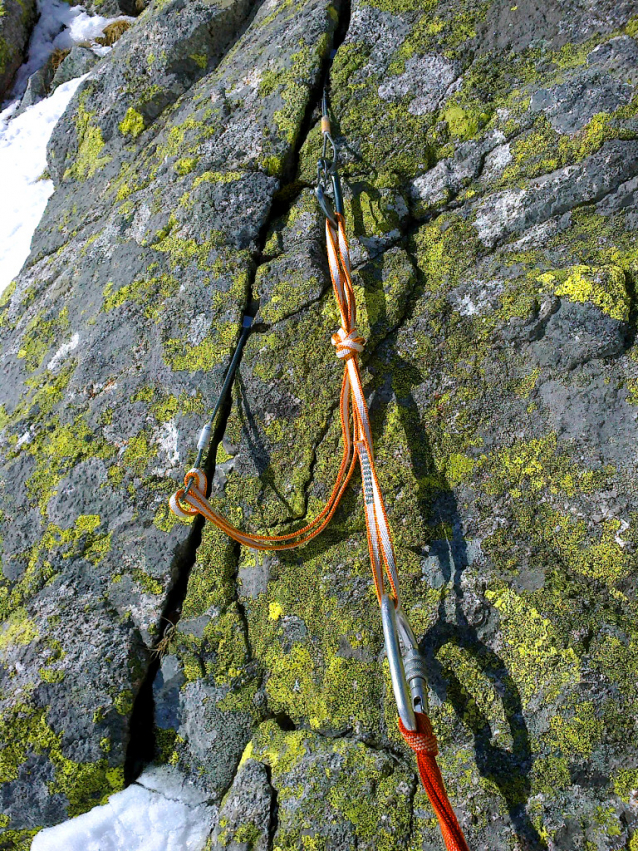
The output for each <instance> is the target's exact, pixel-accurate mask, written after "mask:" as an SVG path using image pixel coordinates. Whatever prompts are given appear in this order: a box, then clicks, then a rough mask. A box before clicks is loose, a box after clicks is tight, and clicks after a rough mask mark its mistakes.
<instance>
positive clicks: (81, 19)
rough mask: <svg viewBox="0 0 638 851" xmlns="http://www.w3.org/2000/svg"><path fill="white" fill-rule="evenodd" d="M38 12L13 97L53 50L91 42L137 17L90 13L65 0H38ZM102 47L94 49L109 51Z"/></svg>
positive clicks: (18, 95) (67, 48) (20, 93)
mask: <svg viewBox="0 0 638 851" xmlns="http://www.w3.org/2000/svg"><path fill="white" fill-rule="evenodd" d="M38 11H39V12H40V17H39V18H38V22H37V24H36V25H35V27H34V28H33V33H32V34H31V40H30V41H29V56H28V59H27V61H26V62H25V63H24V65H23V66H22V67H21V68H19V69H18V73H17V74H16V79H15V83H14V86H13V96H14V97H21V96H22V95H23V94H24V90H25V89H26V87H27V82H28V80H29V77H30V76H31V74H35V72H36V71H37V70H39V69H40V68H42V66H43V65H44V63H45V62H46V61H47V59H48V58H49V56H50V55H51V54H52V53H53V51H54V50H69V49H70V48H71V47H73V45H74V44H80V43H81V42H83V41H92V40H93V39H95V38H97V36H99V35H101V34H102V31H103V30H104V27H106V26H108V24H111V23H113V22H114V21H131V22H133V21H134V20H135V18H129V17H127V16H125V15H121V16H119V17H117V18H103V17H102V16H101V15H88V14H87V13H86V9H84V7H83V6H69V5H68V4H67V3H64V2H63V0H38ZM99 48H100V46H99V45H96V46H95V48H94V49H95V52H96V53H99V54H103V53H105V52H106V53H108V51H109V49H110V48H106V49H104V48H102V49H99Z"/></svg>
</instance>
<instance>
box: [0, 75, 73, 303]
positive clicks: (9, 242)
mask: <svg viewBox="0 0 638 851" xmlns="http://www.w3.org/2000/svg"><path fill="white" fill-rule="evenodd" d="M83 79H84V77H78V78H77V79H75V80H70V81H69V82H68V83H64V84H63V85H62V86H60V87H59V88H57V89H56V90H55V92H53V94H52V95H51V97H48V98H45V100H41V101H40V102H39V103H36V104H34V105H33V106H31V107H29V108H28V109H26V110H25V111H24V112H23V113H22V115H19V116H18V117H17V118H13V119H12V118H11V114H12V112H13V111H14V110H15V104H13V105H12V106H10V107H9V108H8V109H5V110H4V111H3V112H1V113H0V186H2V196H3V197H2V216H0V293H1V292H2V290H4V289H5V288H6V287H7V286H8V285H9V284H10V283H11V281H12V280H13V279H14V278H15V276H16V275H17V274H18V272H19V271H20V269H21V268H22V264H23V263H24V261H25V260H26V259H27V257H28V256H29V250H30V248H31V237H32V236H33V231H34V230H35V229H36V227H37V224H38V222H39V221H40V219H41V218H42V213H44V208H45V207H46V205H47V201H48V200H49V197H50V196H51V195H52V194H53V181H52V180H42V179H41V177H42V173H43V171H44V170H45V169H46V165H47V160H46V147H47V143H48V141H49V138H50V136H51V133H52V132H53V128H54V127H55V124H56V122H57V120H58V119H59V117H60V116H61V115H62V113H63V112H64V110H65V109H66V106H67V104H68V102H69V101H70V100H71V98H72V97H73V94H74V92H75V90H76V89H77V87H78V86H79V85H80V83H81V82H82V80H83Z"/></svg>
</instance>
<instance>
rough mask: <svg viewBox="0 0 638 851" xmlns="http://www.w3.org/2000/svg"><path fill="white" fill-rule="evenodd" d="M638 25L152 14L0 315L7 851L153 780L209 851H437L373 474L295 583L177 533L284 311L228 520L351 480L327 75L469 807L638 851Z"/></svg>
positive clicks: (312, 0) (406, 505)
mask: <svg viewBox="0 0 638 851" xmlns="http://www.w3.org/2000/svg"><path fill="white" fill-rule="evenodd" d="M634 11H635V10H634V9H633V4H632V3H630V2H623V3H617V2H615V3H611V2H600V3H597V4H595V6H592V5H591V4H588V3H584V2H583V3H581V2H576V1H575V2H569V3H566V4H565V3H563V4H560V6H552V4H549V3H544V2H539V1H538V0H536V2H533V3H519V4H518V5H517V4H512V3H510V2H508V3H505V2H502V3H501V2H498V0H483V2H478V0H464V2H462V3H458V2H455V3H452V2H446V0H440V2H438V3H437V2H431V3H430V2H428V3H425V2H423V0H353V2H352V3H351V4H348V5H346V4H338V5H334V4H330V3H328V2H324V0H290V2H284V3H275V2H270V0H265V2H263V3H242V2H240V0H234V2H228V3H223V4H218V5H212V4H211V5H202V4H198V3H192V4H178V3H168V4H163V5H162V4H161V3H156V4H155V5H153V4H152V5H151V6H150V7H149V9H148V10H147V12H145V13H144V14H143V15H142V16H141V17H140V20H139V22H138V23H137V24H136V25H135V26H134V27H133V28H132V29H131V30H130V31H129V32H127V33H126V35H125V36H124V37H123V38H122V39H121V41H120V42H119V43H118V45H117V46H116V47H115V49H114V50H113V52H112V53H111V54H110V56H109V57H108V58H107V59H106V60H105V61H104V63H102V64H101V65H100V67H99V69H98V71H97V73H96V75H95V78H94V79H92V80H88V81H87V82H85V83H84V85H83V86H82V87H81V88H80V89H79V91H78V93H77V95H76V97H75V98H74V101H73V102H72V104H71V107H70V109H69V110H68V111H67V113H66V114H65V116H64V117H63V119H62V121H61V123H60V125H59V126H58V128H57V130H56V132H55V135H54V139H53V141H52V145H51V149H50V162H51V171H52V174H54V175H55V179H56V181H57V188H56V192H55V194H54V195H53V197H52V199H51V201H50V204H49V207H48V209H47V213H46V215H45V217H44V219H43V221H42V223H41V224H40V227H39V229H38V231H37V233H36V235H35V237H34V241H33V251H32V254H31V257H30V259H29V261H28V263H27V265H26V268H25V269H24V270H23V272H22V273H21V275H20V276H19V278H18V280H17V282H16V285H15V287H14V288H13V289H12V291H11V292H10V293H9V295H8V297H7V298H6V299H5V300H4V302H3V304H2V308H1V310H2V313H1V314H0V317H1V318H0V323H1V326H0V334H1V335H2V337H1V345H2V349H1V354H0V358H1V361H0V362H1V364H2V366H1V368H2V376H3V380H2V390H1V393H2V400H1V402H2V404H3V406H4V407H3V408H2V409H0V410H1V411H2V415H1V418H0V426H1V427H2V432H0V435H1V439H2V444H1V446H2V453H3V456H2V464H3V471H2V481H3V482H4V483H5V484H4V486H3V487H4V490H3V492H2V506H1V510H2V514H1V515H0V521H1V522H2V535H3V551H2V557H3V562H2V564H3V576H4V580H3V586H2V590H1V591H0V604H1V605H2V606H3V608H2V618H3V619H4V626H3V627H2V632H0V654H2V660H3V661H2V664H3V668H2V669H1V670H2V672H3V673H2V677H3V678H2V681H1V683H2V684H1V688H2V693H1V700H2V704H1V708H0V712H1V713H2V715H3V718H4V719H5V722H4V725H5V726H4V729H6V730H7V731H9V732H8V733H7V734H6V736H3V744H4V747H2V744H0V767H1V770H2V772H3V774H2V775H1V776H0V780H2V782H3V783H4V785H3V786H2V787H1V788H2V792H1V794H2V795H3V798H2V800H3V807H4V809H3V812H6V814H7V817H6V818H5V822H6V824H5V823H3V827H4V828H5V835H4V838H3V839H1V840H0V843H1V842H4V844H5V846H6V847H16V848H19V847H21V846H20V843H23V845H24V843H26V842H27V840H28V837H29V836H30V835H31V833H32V832H33V831H34V830H36V829H37V828H38V827H40V826H42V825H45V824H51V823H54V822H55V821H57V820H59V819H61V818H63V817H65V815H67V814H69V813H72V812H80V811H81V810H83V809H86V808H87V807H88V806H90V805H91V804H92V803H93V802H96V801H99V800H102V798H103V797H104V796H105V795H108V794H109V792H110V791H111V790H112V789H114V788H118V785H120V784H121V782H122V768H126V773H127V777H131V776H133V774H134V773H135V771H136V770H137V769H139V767H140V765H141V764H142V762H143V761H144V760H148V759H150V758H151V756H153V753H154V758H155V760H156V761H157V762H159V763H168V764H170V765H173V766H177V767H178V768H179V770H180V771H181V772H182V775H183V776H186V777H188V778H189V780H190V781H191V782H192V783H194V784H196V785H197V786H198V787H199V789H200V790H201V792H202V794H203V795H205V796H206V798H207V800H209V801H211V802H212V803H213V804H214V805H215V806H217V807H219V817H218V821H217V824H216V825H215V826H214V827H213V833H212V835H211V840H210V841H211V844H212V847H214V848H216V849H222V848H227V849H237V848H249V847H253V848H262V847H263V848H269V847H274V848H280V849H282V851H284V849H297V848H310V849H317V851H324V849H325V851H328V849H330V851H334V850H335V849H337V851H341V849H343V851H346V849H347V850H348V851H350V849H355V848H380V849H386V851H393V850H394V849H399V848H401V849H403V848H408V849H410V851H417V849H419V851H420V849H433V848H438V847H441V844H440V843H441V840H440V835H439V833H438V828H437V826H436V824H435V821H434V819H433V815H432V811H431V809H430V808H429V804H428V803H427V801H426V799H425V795H424V792H423V791H422V789H421V788H420V786H419V784H418V782H417V781H418V778H417V775H416V772H415V766H414V762H413V757H412V754H411V753H410V752H408V751H407V750H406V748H405V746H404V744H403V741H402V739H401V737H400V734H399V732H398V729H397V726H396V710H395V706H394V701H393V698H392V693H391V688H390V684H389V674H388V669H387V663H386V662H385V661H384V658H383V642H382V632H381V624H380V619H379V614H378V606H377V602H376V598H375V594H374V590H373V587H372V582H371V577H370V569H369V564H368V553H367V541H366V536H365V524H364V518H363V505H362V500H361V496H360V494H359V489H358V486H357V484H356V482H355V486H354V487H351V488H349V489H348V490H347V491H346V493H345V494H344V497H343V501H342V505H341V506H340V508H339V510H338V511H337V512H336V514H335V516H334V518H333V520H332V523H331V525H330V527H329V528H328V530H327V531H326V532H324V534H323V535H322V536H321V537H319V538H317V539H316V540H314V541H313V542H312V543H311V544H309V545H308V546H306V547H305V548H304V549H302V550H299V551H294V550H293V551H288V552H282V553H279V554H269V555H268V556H263V555H262V556H260V555H259V554H255V553H254V552H252V551H249V550H242V549H240V548H237V547H235V546H234V545H233V544H232V543H231V542H230V541H228V540H227V539H226V538H225V537H224V536H223V535H222V534H221V533H220V532H218V531H217V530H216V529H215V528H213V527H210V526H208V525H206V526H204V527H203V529H202V528H201V526H200V525H199V524H194V525H193V526H192V527H188V526H182V525H181V524H178V523H177V522H176V521H174V520H172V519H171V518H170V516H169V515H168V514H167V509H166V497H167V495H168V494H169V493H170V492H171V491H172V490H174V489H175V487H176V486H177V484H178V482H179V481H180V477H181V474H182V472H183V470H184V469H185V468H186V467H187V466H188V465H190V464H191V463H192V460H193V453H192V447H193V442H194V435H195V434H196V432H197V429H198V426H199V423H200V422H201V420H202V419H203V418H204V417H205V415H206V412H207V411H208V409H209V408H210V407H211V405H212V404H213V402H214V399H215V396H216V393H217V392H218V390H219V387H220V383H221V377H222V374H223V369H224V364H225V363H226V361H227V358H228V355H229V353H230V351H231V349H232V347H233V345H234V343H235V341H236V339H237V335H238V331H239V327H240V317H241V314H242V313H243V312H244V311H245V310H246V309H247V307H248V305H249V304H251V302H252V303H253V307H254V301H255V300H256V299H259V311H258V314H257V318H256V321H255V325H254V330H253V333H252V336H251V337H250V338H249V340H248V343H247V345H246V347H245V350H244V354H243V357H242V362H241V366H240V370H239V374H238V378H237V382H236V385H235V392H234V394H233V400H232V405H229V406H227V407H226V410H225V411H224V415H223V416H222V418H221V425H220V427H219V429H218V431H217V433H216V435H215V439H214V441H213V447H212V452H211V457H210V458H209V459H208V462H207V465H208V466H207V469H208V471H209V473H211V474H213V473H214V475H212V476H211V498H212V500H213V503H214V505H215V506H216V507H217V508H219V510H221V511H223V512H224V513H225V514H226V515H227V516H228V517H229V518H230V519H231V520H232V521H233V522H235V523H236V524H237V525H240V526H243V527H245V528H248V529H251V530H253V531H257V532H262V533H268V534H278V533H282V532H286V531H289V530H291V529H293V528H298V527H299V526H302V525H304V524H305V523H306V522H308V520H310V519H311V518H312V517H313V516H315V514H316V513H317V511H318V510H320V508H321V507H322V505H323V504H324V502H325V499H326V497H327V496H328V494H329V493H330V490H331V488H332V484H333V481H334V477H335V474H336V467H337V464H338V459H339V457H340V453H341V448H340V422H339V417H338V414H337V410H338V392H339V388H340V383H341V376H342V364H340V363H339V362H338V360H337V359H336V358H335V356H334V349H333V347H332V346H331V345H330V336H331V334H332V333H333V332H334V331H335V330H336V328H337V327H338V323H339V317H338V313H337V309H336V306H335V304H334V298H333V295H332V292H331V284H330V277H329V273H328V269H327V265H326V259H325V248H324V242H323V240H324V235H323V224H322V220H321V214H320V211H319V209H318V207H317V204H316V201H315V199H314V197H313V194H312V192H311V191H310V188H309V187H310V185H311V183H312V182H313V180H314V177H315V174H316V160H317V157H318V156H319V155H320V152H321V134H320V128H319V123H318V121H316V119H317V117H318V113H317V110H316V109H314V107H315V106H316V105H317V104H318V100H319V95H320V92H321V88H322V83H323V82H324V81H326V80H328V77H327V71H328V67H329V65H330V63H331V67H330V76H329V80H328V82H329V94H330V99H331V103H332V107H333V111H334V115H335V121H334V127H335V133H336V134H337V135H338V136H341V137H342V138H343V140H344V143H343V144H342V145H341V147H340V154H341V160H342V168H343V175H344V199H345V207H346V218H347V222H348V229H349V235H350V237H351V248H352V257H353V262H354V267H355V271H354V284H355V293H356V297H357V300H358V301H357V306H358V311H359V321H358V327H359V330H360V332H361V333H362V335H363V336H364V337H365V338H366V341H367V342H366V348H365V350H364V353H363V355H362V357H361V363H362V372H363V377H364V384H365V389H366V394H367V396H368V401H369V405H370V411H371V417H372V428H373V435H374V440H375V447H376V454H377V457H378V466H379V476H380V482H381V486H382V488H383V490H384V493H385V495H386V499H387V505H388V513H389V518H390V521H391V525H392V527H393V533H394V537H395V542H396V547H397V554H398V557H399V569H400V575H401V578H402V586H401V588H402V593H403V598H404V606H405V608H406V611H407V613H408V615H409V618H410V620H411V622H412V624H413V626H414V628H415V631H416V633H417V635H418V637H419V639H420V640H421V648H422V650H423V652H424V654H425V657H426V659H427V663H428V670H429V698H430V710H431V717H432V721H433V724H434V727H435V730H436V732H437V735H438V737H439V745H440V752H441V756H440V763H441V767H442V770H443V774H444V776H445V778H446V780H447V785H448V788H449V790H450V795H451V798H452V802H453V804H454V806H455V808H456V810H457V812H458V814H459V819H460V821H461V823H462V826H463V828H464V830H465V832H466V835H467V837H468V842H469V845H470V847H472V848H482V847H486V848H491V849H503V851H505V849H508V851H509V849H526V850H527V849H542V848H553V849H560V851H572V849H577V851H592V849H598V851H620V849H623V848H628V849H632V848H633V847H634V846H635V845H636V842H638V839H637V838H636V836H637V835H638V834H637V829H638V811H637V808H636V797H637V795H638V792H637V790H638V750H637V749H636V745H635V742H636V730H635V718H636V713H637V710H638V704H637V702H636V701H637V697H636V691H635V679H636V673H637V671H636V643H637V640H636V634H637V626H636V624H637V620H636V600H635V571H636V546H637V545H638V536H637V533H636V529H637V524H638V508H637V505H636V485H637V482H638V473H637V464H638V460H637V455H636V445H637V438H638V416H637V414H636V404H637V403H638V365H637V360H638V356H637V354H636V351H637V350H636V343H635V332H636V293H635V287H636V276H637V274H638V255H637V254H636V248H635V236H636V229H637V228H638V214H637V211H636V200H637V199H638V93H637V92H636V86H637V85H638V77H637V75H636V62H635V60H636V57H637V56H638V45H637V42H636V37H637V36H638V21H637V19H636V18H632V17H631V16H632V14H633V12H634ZM335 39H336V44H337V46H338V49H337V51H336V55H334V57H333V58H332V62H331V56H330V49H331V46H332V44H333V43H335ZM195 42H197V44H198V45H200V47H201V52H200V49H199V47H197V48H195V47H193V45H194V44H195ZM161 45H164V52H162V49H161ZM151 55H152V56H153V58H152V59H151ZM194 56H201V61H198V60H197V59H194V58H193V57H194ZM191 60H192V61H191ZM140 68H142V69H144V73H143V74H142V73H139V71H140ZM154 86H155V87H156V88H153V87H154ZM147 95H148V97H147ZM149 104H150V106H148V105H149ZM313 109H314V112H313ZM226 415H227V418H226ZM107 648H108V649H107ZM142 681H143V684H142ZM141 684H142V685H141ZM151 695H152V698H153V699H152V700H151ZM153 720H154V731H155V732H154V739H155V741H154V751H153V753H151V750H150V749H149V745H150V744H151V743H149V742H148V731H149V729H150V728H151V722H152V721H153ZM5 766H7V767H6V768H5ZM29 772H30V773H29ZM27 778H30V782H29V783H27ZM84 778H86V780H84ZM11 843H13V845H12V844H11Z"/></svg>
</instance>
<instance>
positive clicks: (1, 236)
mask: <svg viewBox="0 0 638 851" xmlns="http://www.w3.org/2000/svg"><path fill="white" fill-rule="evenodd" d="M38 10H39V12H40V18H39V20H38V22H37V23H36V25H35V27H34V28H33V33H32V35H31V40H30V42H29V56H28V59H27V61H26V62H25V63H24V65H22V67H21V68H20V69H19V70H18V72H17V74H16V79H15V82H14V87H13V93H12V97H13V98H14V100H13V101H12V102H10V103H9V104H8V105H5V109H4V110H3V111H2V112H0V186H1V187H2V215H1V216H0V293H1V292H2V291H3V290H4V289H5V288H6V287H7V286H8V285H9V284H10V283H11V281H12V280H13V279H14V278H15V276H16V275H17V274H18V272H19V271H20V269H21V268H22V264H23V263H24V261H25V260H26V259H27V257H28V256H29V251H30V248H31V237H32V236H33V232H34V230H35V229H36V227H37V224H38V222H39V221H40V219H41V218H42V213H43V212H44V208H45V207H46V205H47V201H48V199H49V197H50V196H51V195H52V193H53V183H52V181H51V180H43V179H41V178H42V174H43V172H44V170H45V169H46V147H47V144H48V141H49V139H50V137H51V133H52V132H53V128H54V126H55V124H56V122H57V121H58V119H59V118H60V116H61V115H62V113H63V112H64V110H65V109H66V107H67V105H68V103H69V101H70V100H71V98H72V97H73V94H74V92H75V91H76V89H77V88H78V86H79V85H80V83H81V82H82V80H83V79H84V77H78V78H76V79H75V80H71V81H69V82H68V83H64V85H62V86H60V87H59V88H57V89H56V90H55V92H54V93H53V94H52V95H51V96H50V97H48V98H45V99H44V100H42V101H40V102H39V103H36V104H34V105H33V106H30V107H28V108H27V109H26V110H25V111H24V112H23V113H22V114H21V115H18V116H16V117H14V114H15V112H16V110H17V108H18V105H19V98H20V97H21V96H22V95H23V93H24V90H25V89H26V86H27V82H28V79H29V77H30V76H31V74H33V73H35V72H36V71H37V70H38V69H39V68H41V67H42V66H43V65H44V63H45V62H46V60H47V59H48V57H49V55H50V54H51V53H52V52H53V51H54V50H55V49H56V48H60V49H61V50H66V49H67V48H71V47H73V45H74V44H78V43H80V42H85V41H91V40H92V39H94V38H96V36H99V35H100V34H101V33H102V31H103V29H104V27H105V26H107V24H110V23H112V22H113V21H119V20H126V21H134V20H135V19H134V18H128V17H126V16H124V15H121V16H119V17H117V18H103V17H102V16H100V15H88V14H87V13H86V10H85V9H84V8H83V7H82V6H69V5H68V4H67V3H64V2H63V0H38ZM110 49H111V48H109V47H101V46H99V45H94V46H93V50H94V51H95V52H96V53H99V54H100V55H103V54H104V53H108V51H109V50H110Z"/></svg>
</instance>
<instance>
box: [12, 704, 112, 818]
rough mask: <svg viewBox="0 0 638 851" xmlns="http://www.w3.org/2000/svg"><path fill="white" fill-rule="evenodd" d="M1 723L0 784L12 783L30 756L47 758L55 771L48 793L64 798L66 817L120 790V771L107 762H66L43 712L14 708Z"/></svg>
mask: <svg viewBox="0 0 638 851" xmlns="http://www.w3.org/2000/svg"><path fill="white" fill-rule="evenodd" d="M1 721H2V727H3V729H4V730H6V731H7V736H6V738H3V741H2V743H1V744H0V782H2V783H7V782H9V781H11V780H15V779H16V778H17V777H18V775H19V772H20V767H21V765H22V764H23V763H25V762H26V760H27V758H28V757H29V755H30V754H42V755H44V756H47V757H48V759H49V760H50V762H51V763H52V765H53V767H54V769H55V773H54V778H53V780H52V781H51V782H50V784H49V791H50V792H51V793H52V794H55V793H56V792H57V793H62V794H64V795H66V797H67V799H68V802H69V804H68V809H67V815H68V816H69V817H73V816H76V815H79V814H80V813H83V812H86V811H87V810H89V809H91V808H92V807H93V806H95V805H96V804H99V803H105V802H106V800H107V799H108V797H109V795H111V794H112V793H113V792H117V791H119V790H120V789H121V788H122V787H123V785H124V774H123V771H122V769H121V768H115V767H111V766H110V765H109V763H108V761H107V760H106V759H101V760H98V761H97V762H87V763H78V762H74V761H73V760H71V759H68V757H66V756H65V755H64V752H63V748H62V734H56V733H55V732H54V730H53V729H52V728H51V727H50V726H49V724H48V723H47V720H46V715H45V712H44V710H42V709H35V708H33V707H32V706H28V705H26V704H24V705H20V706H16V707H14V708H13V709H12V710H10V711H9V712H7V713H5V714H4V716H3V717H2V719H1Z"/></svg>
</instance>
